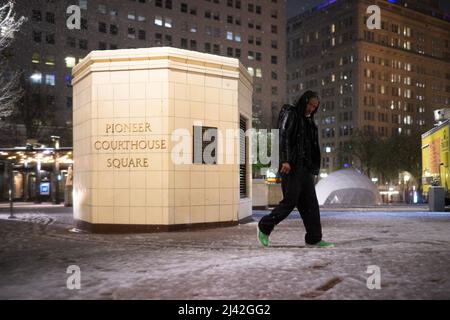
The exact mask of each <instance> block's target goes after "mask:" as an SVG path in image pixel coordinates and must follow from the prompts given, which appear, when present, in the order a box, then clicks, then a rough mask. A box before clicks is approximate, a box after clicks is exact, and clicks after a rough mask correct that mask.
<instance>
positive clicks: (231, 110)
mask: <svg viewBox="0 0 450 320" xmlns="http://www.w3.org/2000/svg"><path fill="white" fill-rule="evenodd" d="M73 72H74V80H73V85H74V111H73V113H74V114H73V119H74V120H73V121H74V217H75V218H76V219H79V220H83V221H87V222H90V223H94V224H150V225H167V224H192V223H204V222H219V221H221V222H222V221H236V220H238V219H243V218H245V217H247V216H249V215H251V197H249V198H245V199H240V197H239V179H238V176H239V166H238V164H226V163H222V164H217V165H201V164H192V137H191V136H185V137H184V138H186V139H187V141H188V142H189V148H188V149H187V152H186V153H185V156H186V157H187V159H189V161H190V162H189V163H187V164H174V163H173V162H172V155H171V151H172V147H173V146H174V145H175V143H176V142H172V140H171V139H172V136H171V134H172V131H173V130H174V129H180V128H183V129H185V130H186V133H189V134H190V135H192V126H193V125H194V124H202V125H204V126H213V127H217V128H218V130H219V131H221V133H223V134H225V130H226V129H238V128H239V116H240V115H241V116H244V117H245V118H246V119H248V126H249V127H250V125H251V121H250V119H251V96H252V83H251V78H250V77H249V76H248V74H247V72H246V70H245V68H244V67H243V66H242V65H240V64H239V62H238V60H236V59H231V58H224V57H219V56H214V55H209V54H202V53H197V52H191V51H187V50H180V49H174V48H151V49H129V50H115V51H93V52H91V53H90V54H89V55H88V56H87V57H86V58H85V59H83V61H82V62H81V63H80V64H79V65H77V66H76V67H75V68H74V71H73ZM112 123H114V124H120V123H150V129H151V132H135V133H128V132H127V133H114V134H112V133H111V128H109V127H108V126H110V125H111V124H112ZM107 128H109V129H108V130H109V132H107ZM151 139H156V140H165V141H166V146H167V147H166V149H155V150H130V148H128V149H127V150H112V149H107V150H104V149H103V148H100V149H99V148H98V147H99V146H101V145H102V142H104V141H106V142H105V143H109V142H114V143H119V141H125V140H133V141H136V140H138V141H139V140H151ZM234 141H235V147H234V148H233V150H231V153H230V155H232V156H234V157H235V158H236V157H237V155H238V154H237V153H238V152H239V148H238V143H239V140H238V138H235V139H234ZM218 143H219V152H218V157H219V158H220V157H221V156H223V147H224V146H223V142H222V141H221V140H219V142H218ZM221 148H222V149H221ZM248 148H249V149H248V150H251V147H250V146H249V147H248ZM113 158H115V159H124V161H127V160H128V159H130V158H132V159H137V158H139V159H147V160H146V161H148V163H149V165H148V167H144V168H128V167H125V168H116V167H114V166H112V167H108V163H109V162H108V161H111V160H110V159H113ZM143 161H144V160H141V162H143ZM116 162H117V160H116ZM110 163H112V162H110ZM248 168H249V170H248V179H249V181H250V177H251V166H250V165H249V167H248ZM248 186H249V190H248V194H249V195H251V183H248Z"/></svg>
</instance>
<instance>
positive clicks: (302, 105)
mask: <svg viewBox="0 0 450 320" xmlns="http://www.w3.org/2000/svg"><path fill="white" fill-rule="evenodd" d="M312 98H317V99H319V94H318V93H317V92H314V91H311V90H308V91H306V92H305V93H303V94H302V95H301V97H300V98H299V99H298V100H297V102H296V103H295V107H296V108H297V111H298V112H300V114H301V115H304V114H305V109H306V105H307V104H308V102H309V100H311V99H312ZM319 106H320V104H319ZM318 109H319V107H317V108H316V109H315V110H314V111H313V112H312V113H311V117H314V114H315V113H316V112H317V110H318Z"/></svg>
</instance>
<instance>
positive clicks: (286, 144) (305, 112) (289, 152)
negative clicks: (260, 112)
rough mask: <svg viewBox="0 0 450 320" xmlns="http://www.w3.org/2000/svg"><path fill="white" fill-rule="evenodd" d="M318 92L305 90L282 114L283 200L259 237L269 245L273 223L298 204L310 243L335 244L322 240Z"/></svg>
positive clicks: (260, 227)
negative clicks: (317, 188)
mask: <svg viewBox="0 0 450 320" xmlns="http://www.w3.org/2000/svg"><path fill="white" fill-rule="evenodd" d="M319 104H320V102H319V96H318V94H317V93H316V92H313V91H306V92H305V93H304V94H303V95H302V96H301V97H300V99H299V100H298V101H297V103H296V104H295V106H294V105H290V106H288V108H287V109H286V111H285V112H284V113H282V114H281V115H280V116H281V118H280V123H279V134H280V140H279V143H280V167H279V172H280V175H281V188H282V192H283V200H281V201H280V203H279V204H278V206H277V207H276V208H274V209H273V210H272V212H271V213H270V214H269V215H266V216H264V217H263V218H262V219H261V220H260V221H259V223H258V240H259V242H260V243H261V244H262V245H263V246H265V247H267V246H268V245H269V236H270V234H271V232H272V231H273V229H274V227H275V226H276V225H277V224H279V223H280V222H281V221H283V220H284V219H285V218H286V217H287V216H289V214H290V213H291V212H292V210H294V208H295V207H296V206H297V208H298V210H299V212H300V215H301V218H302V220H303V224H304V225H305V229H306V234H305V243H306V245H307V247H319V248H324V247H333V246H334V244H333V243H331V242H326V241H323V240H322V226H321V224H320V211H319V203H318V201H317V196H316V191H315V186H314V175H318V174H319V170H320V161H321V155H320V145H319V135H318V130H317V126H316V124H315V123H314V114H315V113H316V112H317V109H318V107H319Z"/></svg>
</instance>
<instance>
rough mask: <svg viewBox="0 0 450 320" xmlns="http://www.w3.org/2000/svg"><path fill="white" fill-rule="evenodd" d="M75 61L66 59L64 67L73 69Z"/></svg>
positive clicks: (71, 58)
mask: <svg viewBox="0 0 450 320" xmlns="http://www.w3.org/2000/svg"><path fill="white" fill-rule="evenodd" d="M75 64H76V59H75V57H66V67H67V68H73V67H75Z"/></svg>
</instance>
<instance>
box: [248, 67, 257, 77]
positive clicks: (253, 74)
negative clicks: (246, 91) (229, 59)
mask: <svg viewBox="0 0 450 320" xmlns="http://www.w3.org/2000/svg"><path fill="white" fill-rule="evenodd" d="M247 71H248V73H249V74H250V75H251V76H252V77H254V76H255V69H253V68H252V67H248V68H247Z"/></svg>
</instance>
